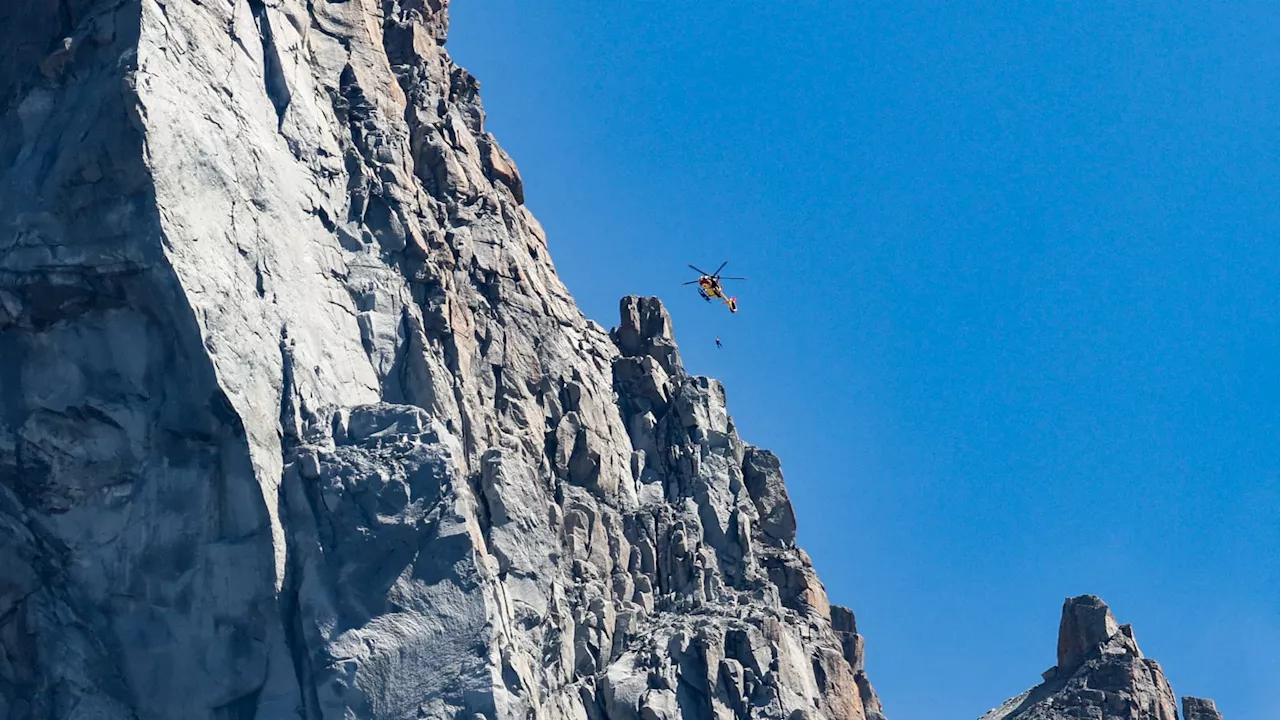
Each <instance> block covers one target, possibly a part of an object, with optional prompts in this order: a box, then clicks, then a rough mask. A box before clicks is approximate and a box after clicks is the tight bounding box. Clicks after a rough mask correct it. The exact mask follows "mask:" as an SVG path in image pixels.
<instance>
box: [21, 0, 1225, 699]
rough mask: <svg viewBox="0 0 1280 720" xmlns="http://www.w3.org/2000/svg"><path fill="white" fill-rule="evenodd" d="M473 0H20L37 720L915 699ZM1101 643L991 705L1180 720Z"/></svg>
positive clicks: (1126, 655) (28, 559) (25, 519)
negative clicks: (472, 11)
mask: <svg viewBox="0 0 1280 720" xmlns="http://www.w3.org/2000/svg"><path fill="white" fill-rule="evenodd" d="M446 5H447V2H446V0H11V1H10V2H7V3H4V4H2V5H0V114H2V119H0V224H2V231H0V720H4V719H10V718H11V719H13V720H19V719H25V718H39V719H41V720H44V719H52V718H56V719H58V720H71V719H73V718H74V719H89V718H92V719H95V720H123V719H126V718H129V719H139V720H143V719H147V720H151V719H161V718H163V719H168V718H184V719H185V718H195V719H200V718H209V719H216V720H250V719H253V720H277V719H282V718H298V719H302V720H318V719H321V718H325V719H333V718H353V719H354V718H379V719H382V718H385V719H397V720H398V719H401V718H415V719H417V718H433V719H434V718H450V719H453V718H465V719H466V720H478V719H479V718H489V719H491V720H497V719H498V718H549V719H553V720H554V719H557V718H565V719H566V720H567V719H570V718H572V719H577V720H605V719H606V718H607V719H609V720H615V719H617V720H626V719H633V720H673V719H674V718H708V719H710V718H780V719H781V718H785V719H786V720H802V719H804V718H812V719H815V720H816V719H818V718H830V719H831V720H837V719H843V720H883V718H884V715H883V712H882V709H881V705H880V701H879V699H878V698H877V696H876V692H875V690H874V689H873V688H872V686H871V684H870V682H869V680H868V678H867V675H866V672H865V667H864V650H863V648H864V642H863V639H862V637H861V636H860V635H859V634H858V631H857V625H856V622H855V619H854V616H853V614H852V612H850V611H849V610H847V609H845V608H841V607H838V606H832V605H829V603H828V601H827V598H826V595H825V592H824V590H823V587H822V584H821V583H820V582H819V580H818V578H817V576H816V574H815V573H814V570H813V567H812V564H811V563H810V561H809V558H808V557H807V556H806V555H805V553H804V552H803V551H802V550H800V549H799V548H798V547H797V546H796V543H795V538H796V535H795V533H796V520H795V515H794V512H793V511H792V508H791V504H790V502H789V500H788V497H787V491H786V487H785V485H784V483H783V479H782V471H781V465H780V462H779V460H778V458H776V457H775V456H774V455H773V454H771V453H769V452H768V451H766V450H762V449H760V448H757V447H753V446H751V445H748V444H746V443H744V442H743V441H742V440H741V439H740V438H739V436H738V434H737V431H736V430H735V428H734V425H733V421H732V419H731V417H730V416H729V414H728V412H727V409H726V398H725V391H724V388H722V387H721V385H720V384H719V383H717V382H716V381H714V380H710V379H708V378H703V377H696V376H692V375H690V374H688V373H687V372H686V371H685V369H684V367H683V365H682V363H681V360H680V355H679V352H678V349H677V347H676V344H675V339H674V333H673V330H672V326H671V321H670V318H669V317H668V315H667V313H666V312H665V311H664V309H663V308H662V306H661V304H660V303H659V302H658V301H657V300H656V299H653V298H635V297H628V298H624V299H623V301H622V303H621V307H620V319H619V322H618V325H617V327H616V328H614V329H613V330H612V331H611V332H606V331H605V329H604V328H602V327H600V326H599V325H597V324H595V323H593V322H591V321H588V320H586V319H585V318H584V317H583V315H582V313H581V312H580V311H579V310H578V308H577V307H576V305H575V304H574V302H573V299H572V298H571V297H570V296H569V293H568V292H567V291H566V290H565V288H564V286H563V284H562V283H561V282H560V280H559V279H558V278H557V276H556V273H555V270H554V267H553V265H552V262H551V258H550V256H549V253H548V250H547V240H546V237H545V235H544V233H543V231H542V230H541V228H540V227H539V226H538V224H537V222H536V220H535V219H534V218H533V217H532V216H531V215H530V214H529V212H528V211H527V210H526V209H525V208H524V206H523V198H524V190H523V184H522V181H521V179H520V175H519V173H518V171H517V170H516V166H515V164H514V162H513V161H512V160H511V158H510V157H508V156H507V154H506V153H504V152H503V150H502V149H501V148H500V147H499V146H498V144H497V143H496V141H495V140H494V138H493V137H492V136H491V135H490V134H489V133H487V132H486V131H485V128H484V120H485V118H484V112H483V109H482V107H481V104H480V100H479V97H478V95H477V90H478V84H477V82H476V81H475V79H473V78H472V77H471V76H470V75H468V74H467V73H466V71H464V70H462V69H461V68H459V67H457V66H456V65H454V64H453V63H452V61H451V60H450V59H449V56H448V54H447V53H446V52H445V50H444V47H443V45H444V40H445V35H446V31H447V24H448V21H447V7H446ZM1062 638H1063V639H1062V640H1061V641H1060V643H1059V663H1058V666H1057V668H1056V669H1055V670H1054V671H1051V673H1050V674H1048V675H1047V677H1048V679H1047V680H1046V682H1045V684H1043V685H1041V686H1039V687H1037V688H1035V689H1033V690H1031V691H1029V692H1028V693H1027V694H1024V695H1023V696H1020V697H1018V698H1015V699H1014V700H1011V701H1010V702H1009V703H1006V705H1005V706H1003V707H1002V708H1000V709H999V710H996V711H993V713H992V714H989V715H988V716H987V718H988V720H1002V719H1006V718H1007V719H1010V720H1012V719H1013V718H1018V719H1020V720H1049V719H1054V720H1056V719H1057V718H1098V717H1116V718H1134V719H1137V718H1142V719H1144V720H1145V719H1146V718H1151V719H1153V720H1167V719H1168V718H1173V717H1175V716H1176V713H1175V711H1174V709H1173V705H1172V702H1173V700H1172V693H1171V692H1170V691H1169V688H1168V683H1167V682H1165V681H1164V678H1163V675H1162V674H1161V673H1160V670H1159V667H1158V666H1157V665H1155V664H1154V663H1153V662H1151V661H1148V660H1144V659H1143V658H1142V656H1141V653H1140V652H1139V651H1138V650H1137V645H1136V643H1135V642H1134V641H1133V635H1132V632H1131V631H1130V630H1128V629H1127V626H1124V627H1121V626H1116V625H1115V622H1114V619H1112V618H1111V616H1110V613H1109V611H1107V610H1106V608H1105V606H1103V605H1101V603H1100V601H1096V599H1089V598H1084V599H1076V600H1073V601H1069V602H1068V605H1067V609H1066V611H1064V620H1063V631H1062ZM1184 714H1185V716H1186V720H1209V719H1213V718H1217V719H1218V720H1220V718H1221V716H1220V715H1217V713H1216V710H1214V708H1213V704H1212V703H1211V702H1208V701H1198V700H1193V699H1186V700H1185V703H1184Z"/></svg>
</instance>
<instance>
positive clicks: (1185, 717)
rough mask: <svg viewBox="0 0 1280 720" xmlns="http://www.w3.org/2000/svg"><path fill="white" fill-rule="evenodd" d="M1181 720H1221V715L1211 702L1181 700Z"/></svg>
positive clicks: (1197, 699)
mask: <svg viewBox="0 0 1280 720" xmlns="http://www.w3.org/2000/svg"><path fill="white" fill-rule="evenodd" d="M1182 720H1222V713H1220V712H1218V708H1217V706H1216V705H1214V704H1213V701H1212V700H1204V699H1201V698H1194V697H1184V698H1182Z"/></svg>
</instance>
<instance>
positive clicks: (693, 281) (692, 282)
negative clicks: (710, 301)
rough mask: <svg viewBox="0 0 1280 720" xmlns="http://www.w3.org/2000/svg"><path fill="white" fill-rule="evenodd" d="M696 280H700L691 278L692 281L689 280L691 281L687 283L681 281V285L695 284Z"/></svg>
mask: <svg viewBox="0 0 1280 720" xmlns="http://www.w3.org/2000/svg"><path fill="white" fill-rule="evenodd" d="M696 282H700V281H699V280H690V281H689V282H687V283H680V284H681V285H693V284H694V283H696Z"/></svg>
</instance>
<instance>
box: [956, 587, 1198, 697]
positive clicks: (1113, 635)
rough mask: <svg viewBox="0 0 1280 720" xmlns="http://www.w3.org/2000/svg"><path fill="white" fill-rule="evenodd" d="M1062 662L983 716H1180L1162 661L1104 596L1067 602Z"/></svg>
mask: <svg viewBox="0 0 1280 720" xmlns="http://www.w3.org/2000/svg"><path fill="white" fill-rule="evenodd" d="M1058 660H1059V664H1058V665H1055V666H1054V667H1052V668H1050V669H1049V670H1048V671H1046V672H1045V673H1044V678H1045V681H1044V682H1043V683H1042V684H1040V685H1037V686H1036V687H1034V688H1032V689H1031V690H1028V691H1027V692H1025V693H1023V694H1021V695H1019V696H1017V697H1015V698H1012V699H1011V700H1009V701H1008V702H1006V703H1005V704H1004V705H1002V706H1000V707H999V708H996V709H995V710H992V711H991V712H989V713H987V714H986V715H983V716H982V718H981V720H1077V719H1078V718H1107V719H1108V720H1111V719H1114V720H1177V717H1178V716H1177V709H1176V707H1177V705H1176V702H1175V700H1174V695H1173V690H1172V689H1171V688H1170V687H1169V682H1168V681H1167V680H1166V679H1165V677H1164V672H1163V671H1162V670H1161V669H1160V665H1159V664H1158V663H1156V661H1154V660H1151V659H1148V658H1144V657H1143V655H1142V651H1141V650H1139V649H1138V643H1137V641H1136V640H1135V639H1134V636H1133V629H1132V628H1131V627H1130V626H1128V625H1118V624H1117V623H1116V620H1115V618H1114V617H1113V616H1112V614H1111V610H1110V608H1108V607H1107V605H1106V603H1104V602H1102V600H1101V599H1099V598H1098V597H1096V596H1093V595H1082V596H1080V597H1076V598H1068V599H1067V600H1066V601H1065V602H1064V603H1063V606H1062V622H1061V624H1060V625H1059V634H1058Z"/></svg>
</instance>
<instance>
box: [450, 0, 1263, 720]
mask: <svg viewBox="0 0 1280 720" xmlns="http://www.w3.org/2000/svg"><path fill="white" fill-rule="evenodd" d="M452 7H453V30H452V39H451V40H450V44H449V47H450V49H451V50H452V52H453V53H454V56H455V58H456V59H457V60H458V61H459V62H460V63H461V64H463V65H465V66H466V67H468V68H469V69H470V70H472V71H473V73H474V74H475V75H476V76H477V77H478V78H479V79H480V80H481V82H482V84H483V88H484V89H483V97H484V100H485V104H486V107H487V109H488V112H489V127H490V129H491V130H492V131H493V132H494V133H495V134H496V135H497V136H498V138H499V140H500V141H501V142H502V143H503V145H504V146H505V147H506V148H507V149H508V150H509V151H510V152H511V154H512V155H513V156H514V158H515V160H516V162H517V164H518V165H519V166H520V169H521V171H522V172H523V175H524V179H525V182H526V186H527V190H528V204H529V207H530V208H531V209H532V210H533V211H534V213H535V214H536V215H537V216H538V217H539V219H540V220H541V221H542V223H543V224H544V225H545V226H546V228H547V231H548V233H549V236H550V241H551V245H552V253H553V255H554V258H555V260H556V263H557V266H558V268H559V270H560V273H561V275H562V276H563V277H564V279H565V281H566V282H567V284H568V285H569V287H570V289H571V290H572V291H573V292H574V293H575V295H576V296H577V298H578V301H579V303H580V304H581V305H582V307H583V309H584V311H585V312H586V313H587V314H588V316H590V317H592V318H594V319H596V320H598V321H599V322H601V323H602V324H603V325H605V326H606V327H611V326H612V325H614V324H616V318H617V302H618V298H619V297H620V296H622V295H624V294H628V293H638V294H645V295H658V296H661V297H662V298H663V299H664V300H665V301H666V302H667V304H668V306H669V307H670V309H671V311H672V314H673V315H674V318H675V322H676V334H677V339H678V340H679V342H680V343H681V349H682V352H683V354H684V357H685V359H686V363H687V364H688V365H689V367H690V369H691V370H692V371H694V372H697V373H703V374H708V375H712V376H715V377H718V378H720V379H722V380H723V381H724V383H725V385H726V388H727V390H728V394H729V402H730V410H731V411H732V412H733V413H734V415H735V417H736V419H737V422H738V427H739V430H740V431H741V433H742V435H743V436H744V437H745V438H746V439H747V440H748V441H749V442H753V443H755V444H759V445H762V446H765V447H769V448H771V449H773V450H775V451H776V452H777V453H778V454H779V455H780V456H781V458H782V461H783V468H784V471H785V472H786V476H787V481H788V486H789V488H790V491H791V497H792V499H793V500H794V502H795V504H796V509H797V512H798V514H799V518H800V540H801V543H802V544H803V545H804V547H805V548H807V549H808V551H809V552H810V554H811V555H812V556H813V558H814V561H815V563H816V564H817V566H818V570H819V572H820V574H821V576H822V579H823V581H824V582H825V584H826V587H827V591H828V593H829V594H830V596H831V598H832V600H833V601H834V602H839V603H842V604H846V605H850V606H852V607H853V608H854V610H855V611H856V612H857V615H858V624H859V627H860V628H862V630H863V632H864V634H865V635H866V636H867V644H868V653H869V671H870V673H871V676H872V680H873V682H874V683H875V684H876V686H877V688H878V690H879V691H880V694H881V695H882V697H883V699H884V701H885V706H886V710H887V712H888V713H889V716H890V720H937V719H941V718H955V719H957V720H972V719H973V718H976V717H977V716H978V715H980V714H981V713H983V712H985V711H986V710H987V709H989V708H991V707H994V706H995V705H997V704H999V703H1000V702H1001V701H1003V700H1004V699H1006V698H1007V697H1009V696H1012V695H1014V694H1016V693H1019V692H1021V691H1022V690H1024V689H1025V688H1027V687H1030V686H1031V685H1033V684H1035V682H1037V681H1038V679H1039V673H1040V672H1041V671H1043V670H1045V669H1046V668H1048V667H1049V666H1051V665H1052V664H1053V662H1054V643H1055V637H1056V631H1057V622H1058V613H1059V609H1060V606H1061V602H1062V599H1063V598H1064V597H1066V596H1068V595H1077V594H1081V593H1096V594H1099V595H1101V596H1103V598H1104V599H1106V600H1107V601H1108V602H1109V603H1110V604H1111V606H1112V608H1113V609H1114V610H1115V612H1116V613H1117V615H1118V616H1119V619H1120V621H1121V622H1132V623H1133V624H1134V626H1135V630H1136V634H1137V637H1138V640H1139V642H1140V643H1141V645H1142V647H1143V649H1144V650H1145V651H1146V653H1147V654H1148V655H1149V656H1151V657H1154V658H1156V659H1158V660H1159V661H1160V662H1161V664H1162V665H1163V666H1164V668H1165V669H1166V671H1167V672H1168V675H1169V677H1170V679H1171V681H1172V682H1173V685H1174V690H1175V691H1176V692H1177V693H1179V694H1180V695H1182V694H1191V695H1201V696H1209V697H1213V698H1215V699H1217V701H1218V703H1219V707H1220V708H1222V709H1223V710H1224V711H1225V713H1226V716H1227V718H1228V720H1269V719H1280V699H1278V698H1277V694H1276V692H1275V690H1274V688H1275V687H1276V682H1277V680H1276V678H1277V677H1280V660H1278V659H1277V658H1278V657H1280V652H1278V651H1277V648H1280V373H1278V372H1277V367H1276V366H1277V360H1280V311H1278V310H1277V308H1278V299H1277V298H1278V296H1280V293H1278V292H1277V291H1278V290H1280V50H1278V48H1280V8H1278V7H1277V6H1276V5H1275V3H1273V2H1261V1H1253V0H1239V1H1237V2H1231V3H1203V2H1198V3H1193V2H1178V1H1169V0H1165V1H1163V2H1135V3H1099V2H1083V1H1068V2H1056V3H994V2H978V1H974V2H963V3H953V2H938V1H936V0H934V1H927V0H926V1H923V2H922V1H921V0H913V1H912V2H888V1H886V2H867V3H854V2H836V1H834V0H833V1H831V2H810V1H805V0H799V1H797V2H791V3H785V2H778V1H777V0H770V1H769V2H762V1H760V0H737V1H735V2H732V3H731V2H707V1H706V0H701V1H698V2H694V1H691V0H669V1H668V2H663V3H656V2H599V0H540V1H539V2H528V1H527V0H522V1H517V0H456V1H455V2H454V3H453V6H452ZM726 258H727V259H729V260H730V261H731V262H730V264H729V270H732V271H734V273H735V274H744V275H747V276H749V277H750V278H751V280H750V282H747V283H741V284H738V285H735V286H731V289H732V290H734V291H736V293H737V294H738V296H739V299H740V301H741V305H742V311H741V312H740V313H738V315H736V316H730V315H729V314H728V313H726V312H724V311H723V310H722V309H717V308H714V307H712V306H709V305H706V304H704V303H703V302H702V301H701V300H699V299H698V298H697V297H696V295H695V294H694V292H693V291H692V290H691V289H689V288H681V287H680V286H679V285H680V283H681V282H683V281H685V280H688V279H691V277H692V276H691V274H690V273H689V271H688V270H687V268H686V267H685V263H689V262H692V263H694V264H696V265H700V266H702V267H705V268H708V269H711V268H712V267H714V266H715V265H716V264H717V263H719V262H720V261H721V260H723V259H726ZM717 335H718V336H719V337H720V338H721V339H722V340H723V341H724V345H725V347H724V349H723V350H721V351H717V350H716V348H715V346H714V338H715V337H716V336H717Z"/></svg>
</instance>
